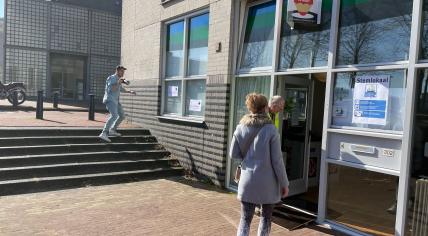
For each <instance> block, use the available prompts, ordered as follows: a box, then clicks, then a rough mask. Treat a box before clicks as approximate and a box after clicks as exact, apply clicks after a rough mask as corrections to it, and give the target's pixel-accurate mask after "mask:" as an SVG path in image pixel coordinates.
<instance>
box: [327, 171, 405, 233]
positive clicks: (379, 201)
mask: <svg viewBox="0 0 428 236" xmlns="http://www.w3.org/2000/svg"><path fill="white" fill-rule="evenodd" d="M327 184H328V194H327V219H329V220H334V221H336V222H339V223H341V224H344V225H347V226H349V227H352V228H355V229H357V230H359V231H362V232H364V233H368V234H370V235H394V231H395V229H394V227H395V215H396V213H395V211H394V210H393V208H394V206H395V204H396V200H397V189H398V177H396V176H391V175H386V174H381V173H376V172H372V171H367V170H360V169H355V168H351V167H345V166H339V165H334V164H329V166H328V183H327Z"/></svg>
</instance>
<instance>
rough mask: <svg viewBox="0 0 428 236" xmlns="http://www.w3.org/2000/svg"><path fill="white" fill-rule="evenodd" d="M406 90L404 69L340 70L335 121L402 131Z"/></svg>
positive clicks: (335, 87)
mask: <svg viewBox="0 0 428 236" xmlns="http://www.w3.org/2000/svg"><path fill="white" fill-rule="evenodd" d="M405 93H406V71H404V70H392V71H368V72H347V73H338V74H337V75H336V79H335V84H334V95H333V96H334V103H333V110H332V112H333V115H332V117H333V119H332V124H333V125H337V126H351V127H360V128H371V129H382V130H394V131H402V130H403V120H404V109H405V102H406V99H405Z"/></svg>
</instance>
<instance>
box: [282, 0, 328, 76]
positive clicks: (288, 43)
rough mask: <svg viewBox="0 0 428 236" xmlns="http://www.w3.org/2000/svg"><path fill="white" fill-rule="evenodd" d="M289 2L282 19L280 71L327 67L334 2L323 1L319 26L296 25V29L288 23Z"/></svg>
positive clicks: (285, 5)
mask: <svg viewBox="0 0 428 236" xmlns="http://www.w3.org/2000/svg"><path fill="white" fill-rule="evenodd" d="M287 2H288V1H284V9H283V17H282V29H281V48H280V57H279V61H280V69H288V68H304V67H316V66H326V65H327V57H328V42H329V37H330V21H331V6H332V2H331V1H323V3H322V13H321V24H320V25H319V26H315V27H314V26H302V25H301V26H298V25H295V28H294V29H291V27H290V25H289V24H288V23H287V22H286V21H287V17H286V14H287Z"/></svg>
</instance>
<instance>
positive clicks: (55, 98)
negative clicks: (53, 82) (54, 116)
mask: <svg viewBox="0 0 428 236" xmlns="http://www.w3.org/2000/svg"><path fill="white" fill-rule="evenodd" d="M58 96H59V94H58V92H55V93H54V94H53V108H55V109H58Z"/></svg>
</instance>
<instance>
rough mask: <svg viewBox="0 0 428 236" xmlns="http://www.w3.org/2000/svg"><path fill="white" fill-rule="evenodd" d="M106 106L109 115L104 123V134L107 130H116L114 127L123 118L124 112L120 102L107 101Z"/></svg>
mask: <svg viewBox="0 0 428 236" xmlns="http://www.w3.org/2000/svg"><path fill="white" fill-rule="evenodd" d="M106 108H107V110H108V111H109V112H110V116H109V117H108V120H107V122H106V124H105V125H104V129H103V133H104V134H108V132H109V130H116V128H117V127H118V126H119V125H120V123H121V122H122V120H123V119H124V118H125V112H124V111H123V108H122V105H121V104H120V103H114V102H107V103H106Z"/></svg>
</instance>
